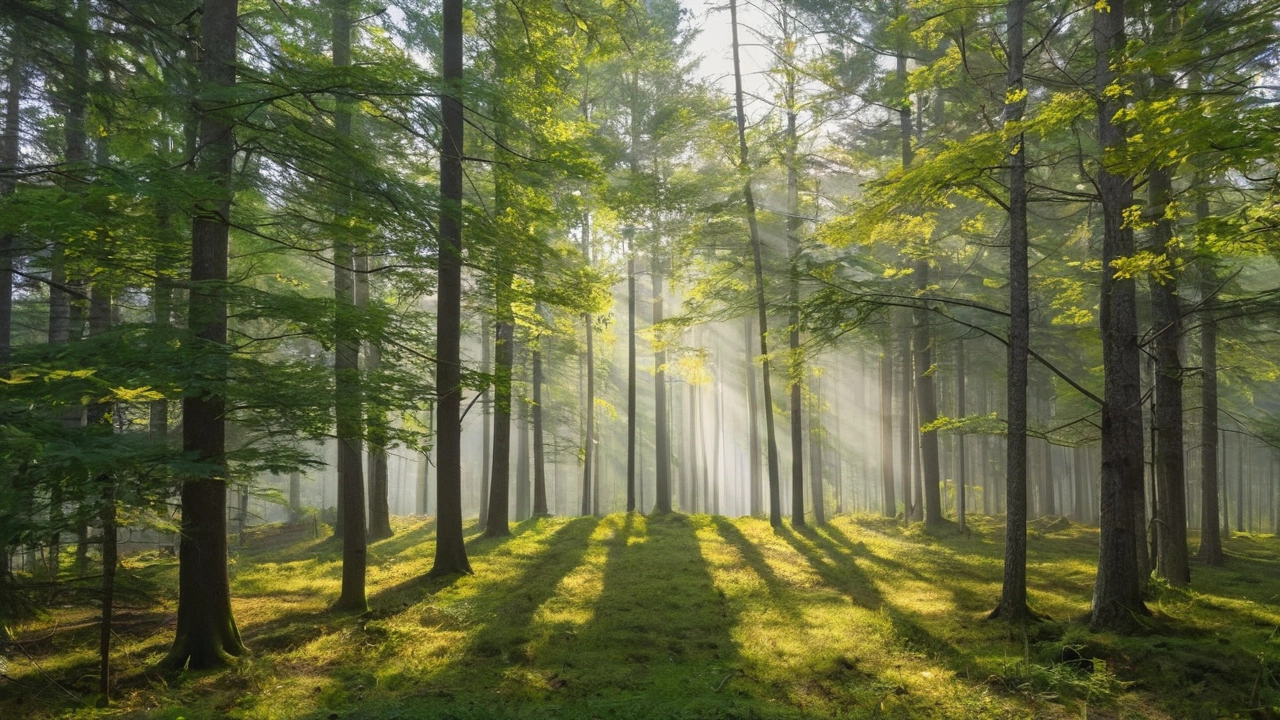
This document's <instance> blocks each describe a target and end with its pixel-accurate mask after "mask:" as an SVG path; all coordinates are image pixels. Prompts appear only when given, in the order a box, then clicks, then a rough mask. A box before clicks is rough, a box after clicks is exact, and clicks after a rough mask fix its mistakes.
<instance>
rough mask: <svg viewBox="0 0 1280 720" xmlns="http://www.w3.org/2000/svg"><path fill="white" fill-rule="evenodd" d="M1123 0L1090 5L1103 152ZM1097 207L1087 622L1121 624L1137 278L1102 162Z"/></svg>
mask: <svg viewBox="0 0 1280 720" xmlns="http://www.w3.org/2000/svg"><path fill="white" fill-rule="evenodd" d="M1124 22H1125V0H1111V3H1110V5H1099V6H1097V7H1096V8H1095V9H1094V18H1093V39H1094V49H1095V51H1096V53H1097V64H1096V66H1095V71H1094V81H1095V83H1096V88H1097V92H1098V97H1099V100H1098V138H1099V145H1100V146H1101V147H1100V150H1101V152H1102V154H1103V156H1104V157H1105V155H1106V154H1107V152H1108V151H1111V152H1123V149H1124V146H1125V142H1126V138H1125V135H1126V133H1125V130H1124V128H1123V127H1121V126H1119V125H1117V124H1115V123H1114V122H1113V118H1114V117H1115V115H1116V113H1117V112H1118V111H1119V110H1120V109H1121V108H1122V107H1123V100H1122V99H1121V98H1117V97H1114V94H1113V95H1111V96H1109V95H1108V90H1107V88H1108V87H1109V86H1110V85H1111V84H1112V83H1113V82H1115V81H1116V74H1115V71H1114V70H1113V63H1117V62H1119V56H1120V54H1121V52H1122V51H1123V50H1124V47H1125V29H1124ZM1097 185H1098V191H1099V194H1100V196H1101V202H1102V214H1103V241H1102V268H1103V270H1102V297H1101V325H1102V362H1103V370H1104V374H1105V381H1104V390H1105V394H1104V396H1103V397H1104V400H1105V403H1104V405H1103V408H1102V488H1101V509H1102V513H1101V534H1100V539H1099V550H1098V578H1097V585H1096V586H1095V587H1094V596H1093V625H1094V627H1096V628H1106V629H1113V630H1120V629H1126V628H1129V627H1132V625H1133V616H1134V614H1135V613H1145V612H1146V607H1145V606H1144V605H1143V603H1142V595H1141V576H1140V574H1139V573H1140V564H1139V554H1141V555H1143V556H1145V555H1146V551H1145V548H1144V543H1143V540H1142V538H1143V537H1144V536H1145V533H1144V532H1142V528H1141V527H1137V526H1135V523H1134V521H1135V519H1136V518H1137V517H1138V516H1139V515H1140V514H1142V513H1145V510H1144V509H1143V508H1142V507H1140V505H1136V504H1135V503H1137V502H1138V500H1139V499H1140V498H1141V497H1142V492H1143V489H1142V475H1143V457H1142V451H1143V445H1144V442H1143V440H1144V438H1143V436H1142V397H1141V395H1142V387H1141V377H1140V373H1139V366H1138V359H1139V349H1138V318H1137V302H1136V283H1135V281H1134V280H1133V279H1132V278H1117V277H1116V276H1115V272H1114V271H1113V270H1112V263H1113V262H1115V261H1116V260H1117V259H1120V258H1127V257H1131V256H1132V255H1133V253H1134V246H1133V230H1132V229H1131V228H1130V227H1128V225H1127V223H1126V222H1125V220H1124V213H1125V212H1126V211H1127V210H1128V208H1129V207H1130V206H1131V205H1133V180H1132V178H1129V177H1123V176H1119V175H1115V174H1113V173H1112V172H1111V171H1110V170H1109V169H1108V168H1107V167H1106V163H1105V162H1104V163H1103V164H1102V166H1101V167H1100V168H1099V170H1098V176H1097Z"/></svg>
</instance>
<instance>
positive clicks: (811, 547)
mask: <svg viewBox="0 0 1280 720" xmlns="http://www.w3.org/2000/svg"><path fill="white" fill-rule="evenodd" d="M803 532H804V533H805V536H804V537H803V538H802V537H801V535H799V534H798V533H797V532H796V531H794V530H792V529H791V528H789V527H786V526H784V527H782V528H780V529H778V531H777V533H778V536H779V537H781V538H782V539H783V540H785V541H786V542H787V543H788V544H790V545H791V547H792V548H794V549H795V551H796V552H797V553H798V554H799V555H800V556H801V557H803V558H804V559H805V561H806V562H807V563H808V564H809V567H811V568H813V571H814V572H816V573H817V574H818V576H819V577H820V578H822V581H823V582H824V583H825V584H826V585H828V586H830V587H832V588H834V589H836V590H838V591H840V592H841V593H843V594H844V595H845V596H846V597H848V598H849V599H850V600H851V601H852V602H854V603H855V604H857V605H860V606H862V607H865V608H868V609H872V610H878V611H879V612H881V613H882V614H884V615H885V617H887V618H888V619H889V621H890V623H891V624H892V625H893V629H894V633H895V635H897V637H898V641H899V642H900V643H901V644H902V645H903V646H904V648H906V649H908V650H923V651H926V652H928V653H929V654H930V655H933V656H935V657H937V658H938V659H941V660H943V661H944V662H946V664H947V665H948V666H950V667H951V668H952V669H953V670H956V671H961V672H963V671H965V670H967V669H969V668H970V667H971V665H972V658H970V657H968V656H966V655H965V654H964V653H962V652H961V651H960V650H959V649H958V648H956V647H955V646H954V645H952V644H951V643H949V642H947V641H946V640H944V639H943V638H941V637H939V636H938V634H937V633H935V632H933V631H931V630H930V629H929V628H927V627H925V626H924V625H922V624H921V623H920V622H919V621H918V620H917V619H916V618H913V617H911V616H910V615H909V614H908V613H907V612H905V611H903V610H902V609H901V608H899V607H898V606H897V605H895V604H894V603H891V602H887V601H886V599H885V598H884V596H883V595H882V594H881V593H880V591H879V590H878V589H877V588H876V586H875V585H874V583H872V581H871V579H870V578H869V577H868V576H867V574H866V573H865V572H863V571H862V570H861V569H860V568H859V567H858V566H857V564H856V563H854V562H852V561H851V560H849V559H848V558H845V557H844V556H843V553H840V552H839V551H838V550H837V551H836V552H835V554H828V553H830V552H831V550H829V549H827V548H831V549H834V548H835V545H834V543H831V542H829V541H827V540H826V539H825V538H823V537H822V535H821V534H819V533H817V532H815V531H813V530H811V529H804V530H803ZM824 544H825V545H826V546H827V547H826V548H824V547H823V545H824ZM842 560H843V561H842Z"/></svg>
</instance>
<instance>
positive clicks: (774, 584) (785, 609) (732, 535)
mask: <svg viewBox="0 0 1280 720" xmlns="http://www.w3.org/2000/svg"><path fill="white" fill-rule="evenodd" d="M711 523H712V524H713V525H715V528H716V532H717V533H718V534H719V535H720V539H721V540H722V541H723V542H724V544H725V545H727V546H728V547H731V548H733V549H734V550H736V551H737V552H738V554H739V555H740V556H741V557H742V559H743V560H744V561H745V562H746V563H747V567H749V568H751V570H752V571H753V572H754V573H755V574H756V575H757V576H759V578H760V579H761V580H763V581H764V584H765V587H766V588H767V589H768V591H769V597H770V599H771V600H772V601H773V605H774V608H775V609H777V610H779V611H781V612H782V613H783V614H785V615H786V616H787V617H788V618H789V619H791V620H793V621H798V620H799V619H800V610H799V608H797V607H796V603H795V602H794V601H793V600H792V599H791V598H789V597H788V596H787V583H786V582H785V581H783V580H782V579H781V578H779V577H778V574H777V573H775V572H774V571H773V568H771V567H769V562H768V561H767V560H765V557H764V553H762V552H760V548H758V547H756V545H755V543H753V542H751V541H750V540H748V539H747V536H746V535H743V534H742V531H741V530H739V529H738V526H737V525H734V524H733V523H732V522H730V521H729V520H728V519H727V518H725V517H722V516H719V515H716V516H714V517H712V518H711Z"/></svg>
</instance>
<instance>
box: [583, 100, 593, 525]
mask: <svg viewBox="0 0 1280 720" xmlns="http://www.w3.org/2000/svg"><path fill="white" fill-rule="evenodd" d="M584 107H585V104H584ZM583 114H584V115H586V114H587V113H586V112H585V110H584V113H583ZM582 254H583V256H584V257H585V258H586V261H587V265H588V266H590V265H591V213H590V212H587V213H584V214H583V218H582ZM582 324H583V326H584V327H585V328H586V333H587V358H586V360H587V418H586V420H587V422H586V436H585V437H584V438H583V443H582V514H583V515H593V514H595V512H594V511H595V506H594V504H593V503H592V499H593V498H592V494H591V489H592V488H591V470H592V463H593V462H594V461H595V450H596V449H595V444H596V350H595V323H594V321H593V320H592V319H591V313H589V312H586V313H582Z"/></svg>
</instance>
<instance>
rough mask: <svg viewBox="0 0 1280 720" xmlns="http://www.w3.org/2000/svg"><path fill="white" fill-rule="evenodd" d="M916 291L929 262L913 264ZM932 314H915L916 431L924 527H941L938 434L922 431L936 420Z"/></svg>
mask: <svg viewBox="0 0 1280 720" xmlns="http://www.w3.org/2000/svg"><path fill="white" fill-rule="evenodd" d="M914 274H915V276H916V289H917V291H918V292H920V293H924V292H925V291H926V288H928V286H929V261H928V260H925V259H921V260H917V261H916V265H915V273H914ZM930 315H931V313H930V312H929V311H928V310H926V309H924V308H917V309H916V310H915V311H914V316H915V317H914V321H915V338H914V339H913V341H912V345H913V349H914V350H915V367H916V430H917V432H919V433H920V470H921V476H922V478H923V480H924V524H925V527H929V528H936V527H939V526H941V525H942V522H943V518H942V491H941V484H942V472H941V468H940V460H939V453H938V431H936V430H930V431H927V432H925V431H924V430H923V428H924V427H925V426H926V425H928V424H930V423H932V422H933V421H935V420H937V419H938V399H937V396H936V394H935V389H934V382H933V379H934V372H933V370H934V368H933V331H932V329H931V327H932V326H931V324H930V317H929V316H930Z"/></svg>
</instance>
